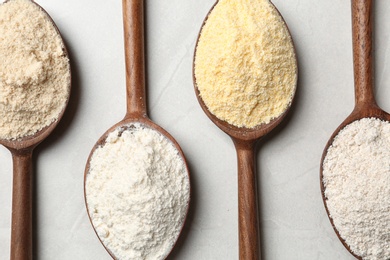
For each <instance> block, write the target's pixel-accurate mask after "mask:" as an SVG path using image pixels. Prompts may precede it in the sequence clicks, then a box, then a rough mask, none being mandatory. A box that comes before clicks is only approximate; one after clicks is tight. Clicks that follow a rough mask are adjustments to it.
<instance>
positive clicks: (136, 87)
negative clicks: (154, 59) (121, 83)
mask: <svg viewBox="0 0 390 260" xmlns="http://www.w3.org/2000/svg"><path fill="white" fill-rule="evenodd" d="M143 8H144V1H143V0H134V1H123V17H124V19H123V29H124V39H125V62H126V94H127V114H126V117H146V115H147V111H146V98H145V58H144V57H145V55H144V53H145V51H144V12H143Z"/></svg>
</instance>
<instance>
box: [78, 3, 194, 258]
mask: <svg viewBox="0 0 390 260" xmlns="http://www.w3.org/2000/svg"><path fill="white" fill-rule="evenodd" d="M122 6H123V31H124V44H125V63H126V102H127V111H126V115H125V117H124V118H123V120H121V121H119V122H118V123H116V124H115V125H113V126H112V127H110V128H109V129H108V130H107V131H106V132H105V133H104V134H103V135H102V136H101V137H100V138H99V140H98V141H97V142H96V144H95V145H94V147H93V148H92V150H91V152H90V154H89V157H88V160H87V164H86V166H85V171H84V201H85V204H86V208H87V212H88V218H89V220H90V222H91V224H92V226H93V222H92V220H91V214H90V212H89V210H88V199H87V197H86V191H85V184H86V178H87V175H88V173H89V169H90V162H91V157H92V155H93V153H94V151H95V150H96V149H97V148H98V147H100V146H101V145H104V143H105V141H106V139H107V136H108V135H109V134H110V133H112V132H113V131H115V130H116V129H118V128H127V127H128V126H129V125H131V124H134V123H139V124H141V125H144V126H146V127H149V128H151V129H154V130H155V131H157V132H159V133H160V134H161V135H163V136H164V137H165V138H167V139H168V140H170V141H171V142H172V144H173V145H174V146H175V148H176V150H177V151H178V153H179V155H180V157H181V158H182V159H183V162H184V163H185V165H186V170H187V174H188V178H190V176H189V175H190V174H189V169H188V164H187V162H186V159H185V157H184V154H183V151H182V150H181V148H180V146H179V144H178V143H177V142H176V140H175V139H174V138H173V137H172V136H171V135H170V134H169V133H168V132H167V131H165V130H164V129H163V128H162V127H160V126H159V125H157V124H155V123H154V122H153V121H151V120H150V119H149V117H148V111H147V102H146V82H145V50H144V41H145V40H144V1H143V0H122ZM187 213H188V207H187V209H186V215H187ZM184 224H185V221H183V226H184ZM183 226H182V227H183ZM93 228H94V231H95V233H96V235H97V237H98V238H99V240H100V237H99V235H98V233H97V232H96V229H95V227H94V226H93ZM100 242H101V244H102V245H103V247H104V248H105V249H106V251H107V252H108V253H109V254H110V255H111V257H112V258H113V259H117V257H116V256H115V255H114V254H113V253H112V252H111V251H110V250H109V249H108V248H106V246H105V245H104V243H103V242H102V241H101V240H100ZM173 247H174V245H172V248H171V250H172V249H173ZM169 253H170V252H169Z"/></svg>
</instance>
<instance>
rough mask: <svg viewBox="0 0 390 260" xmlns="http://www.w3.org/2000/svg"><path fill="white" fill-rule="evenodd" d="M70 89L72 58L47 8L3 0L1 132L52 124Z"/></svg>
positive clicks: (12, 135)
mask: <svg viewBox="0 0 390 260" xmlns="http://www.w3.org/2000/svg"><path fill="white" fill-rule="evenodd" d="M69 90H70V68H69V60H68V58H67V57H66V55H65V51H64V44H63V42H62V39H61V36H60V35H59V33H58V32H57V31H56V29H55V27H54V26H53V24H52V22H51V20H50V18H49V17H48V16H47V14H46V13H45V12H43V11H42V10H41V9H40V8H39V7H38V6H37V5H35V4H34V3H33V2H32V1H30V0H9V1H7V2H5V3H3V4H0V138H1V139H18V138H21V137H25V136H29V135H33V134H35V133H36V132H37V131H39V130H41V129H43V128H44V127H46V126H48V125H50V124H51V123H52V122H53V121H55V120H57V119H58V116H59V115H60V113H61V112H62V110H63V109H64V107H65V105H66V101H67V99H68V97H69Z"/></svg>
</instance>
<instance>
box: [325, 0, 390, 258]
mask: <svg viewBox="0 0 390 260" xmlns="http://www.w3.org/2000/svg"><path fill="white" fill-rule="evenodd" d="M372 8H373V3H372V0H352V33H353V60H354V76H355V108H354V110H353V111H352V113H351V114H350V115H349V116H348V117H347V118H346V119H345V120H344V122H343V123H342V124H341V125H340V126H339V127H338V128H337V129H336V131H335V132H334V133H333V135H332V136H331V138H330V139H329V141H328V143H327V145H326V147H325V149H324V153H323V156H322V159H321V170H320V179H321V191H322V197H323V200H324V204H325V208H326V211H327V214H328V216H329V219H330V222H331V224H332V226H333V228H334V230H335V232H336V234H337V236H338V237H339V239H340V241H341V242H342V243H343V245H344V246H345V247H346V248H347V250H348V251H349V252H351V254H353V255H354V256H355V257H356V258H358V259H363V260H378V259H380V260H387V259H390V170H389V158H390V115H389V114H388V113H386V112H384V111H383V110H382V109H380V108H379V107H378V105H377V103H376V101H375V97H374V92H373V67H372V66H373V65H372V48H373V47H372Z"/></svg>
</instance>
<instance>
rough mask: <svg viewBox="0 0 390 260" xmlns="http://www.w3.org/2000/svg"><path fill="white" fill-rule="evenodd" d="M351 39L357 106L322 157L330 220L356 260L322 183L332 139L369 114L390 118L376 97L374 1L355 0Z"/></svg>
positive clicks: (323, 191) (353, 2)
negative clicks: (324, 166) (335, 217)
mask: <svg viewBox="0 0 390 260" xmlns="http://www.w3.org/2000/svg"><path fill="white" fill-rule="evenodd" d="M351 8H352V39H353V63H354V81H355V107H354V109H353V111H352V113H351V114H350V115H349V116H348V117H347V118H346V119H345V120H344V121H343V122H342V123H341V125H340V126H339V127H338V128H337V129H336V130H335V131H334V132H333V134H332V136H331V137H330V139H329V141H328V143H327V144H326V146H325V149H324V151H323V154H322V158H321V168H320V183H321V194H322V200H323V202H324V206H325V209H326V212H327V214H328V217H329V220H330V222H331V224H332V226H333V229H334V231H335V233H336V234H337V236H338V238H339V239H340V241H341V243H342V244H343V245H344V247H345V248H346V249H347V250H348V251H349V252H350V253H351V254H352V255H353V256H355V257H356V258H357V259H362V257H361V256H358V255H356V254H355V253H353V252H352V250H351V248H350V247H349V245H348V244H347V243H346V242H345V241H344V239H343V238H341V236H340V233H339V232H338V230H337V229H336V227H335V225H334V222H333V219H332V217H331V216H330V214H329V210H328V207H327V204H326V196H325V186H324V183H323V166H322V165H323V163H324V159H325V156H326V153H327V151H328V149H329V146H331V145H332V142H333V139H334V138H335V137H336V136H337V134H338V133H339V132H340V131H341V130H342V129H343V128H344V127H345V126H347V125H349V124H350V123H352V122H354V121H356V120H359V119H362V118H367V117H375V118H378V119H382V120H385V121H390V115H389V114H388V113H386V112H385V111H383V110H382V109H380V108H379V106H378V105H377V103H376V101H375V96H374V83H373V82H374V79H373V78H374V70H373V54H372V50H373V44H372V30H373V26H372V25H373V13H372V10H373V1H372V0H352V1H351Z"/></svg>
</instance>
